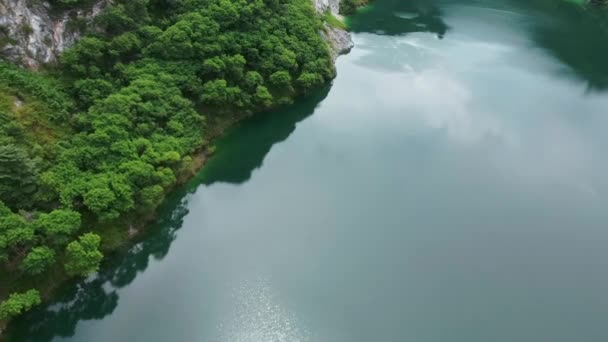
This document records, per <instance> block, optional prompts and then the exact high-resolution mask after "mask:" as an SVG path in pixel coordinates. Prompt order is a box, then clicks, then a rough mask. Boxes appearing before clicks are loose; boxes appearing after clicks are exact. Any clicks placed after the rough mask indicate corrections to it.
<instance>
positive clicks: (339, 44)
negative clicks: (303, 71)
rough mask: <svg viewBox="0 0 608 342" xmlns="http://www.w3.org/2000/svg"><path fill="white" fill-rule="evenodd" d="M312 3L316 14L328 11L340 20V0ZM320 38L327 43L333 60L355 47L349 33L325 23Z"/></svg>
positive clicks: (315, 1) (318, 0) (321, 0)
mask: <svg viewBox="0 0 608 342" xmlns="http://www.w3.org/2000/svg"><path fill="white" fill-rule="evenodd" d="M313 3H314V6H315V9H316V10H317V12H318V13H325V12H328V11H329V12H331V13H332V14H333V15H334V16H336V17H338V18H342V16H341V15H340V0H313ZM321 36H322V37H323V39H325V40H326V41H327V42H328V43H329V46H330V48H331V51H330V52H331V54H332V59H334V60H335V59H336V58H337V57H338V56H339V55H343V54H346V53H348V52H349V51H350V50H351V49H352V48H353V47H354V46H355V44H354V43H353V40H352V37H351V36H350V33H348V32H347V31H345V30H342V29H339V28H335V27H331V26H329V25H327V23H325V26H324V30H323V31H322V32H321Z"/></svg>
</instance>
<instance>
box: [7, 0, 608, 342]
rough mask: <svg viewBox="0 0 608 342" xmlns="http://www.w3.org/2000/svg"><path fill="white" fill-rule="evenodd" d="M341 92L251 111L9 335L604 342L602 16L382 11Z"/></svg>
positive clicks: (504, 10)
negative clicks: (139, 221)
mask: <svg viewBox="0 0 608 342" xmlns="http://www.w3.org/2000/svg"><path fill="white" fill-rule="evenodd" d="M349 23H350V26H351V27H352V32H353V39H354V41H355V44H356V47H355V48H354V49H353V51H352V52H351V53H350V54H349V55H346V56H343V57H340V58H339V59H338V62H337V71H338V76H337V78H336V79H335V80H334V82H333V84H332V85H331V86H328V87H327V88H325V89H320V90H319V91H318V92H316V93H314V94H311V95H310V96H308V97H306V98H304V99H302V100H300V101H298V102H297V103H296V104H294V105H292V106H290V107H288V108H285V109H282V110H279V111H276V112H273V113H269V114H265V115H260V116H257V117H254V118H252V119H250V120H247V121H246V122H243V123H242V124H240V125H239V126H237V127H235V128H234V129H232V130H231V131H230V132H229V133H228V134H227V135H226V136H224V137H223V138H222V139H221V140H220V141H218V142H217V147H218V149H217V151H218V152H217V154H216V155H215V156H214V157H213V158H211V160H210V161H209V163H208V165H207V166H205V168H204V169H203V170H202V171H201V172H200V174H199V175H198V176H197V177H196V178H195V179H193V180H192V181H191V182H190V183H188V184H187V185H186V186H184V187H182V188H181V189H179V190H178V191H176V192H175V193H174V194H173V195H172V197H171V198H170V199H169V200H168V201H167V203H166V204H165V205H164V207H163V210H162V211H161V215H160V217H159V220H158V222H157V223H156V224H155V225H154V226H153V227H151V229H150V233H149V234H148V235H147V236H146V237H145V239H144V240H143V241H141V242H139V243H138V244H136V245H135V246H133V247H132V248H131V249H130V250H128V251H127V252H125V253H123V254H121V255H118V256H115V257H114V258H112V259H111V260H108V262H107V263H106V265H105V266H104V267H103V268H102V270H101V271H100V273H99V274H98V275H96V276H94V277H90V278H89V279H87V280H85V281H81V282H79V283H76V284H73V285H68V286H66V287H65V289H64V290H63V291H61V294H60V295H59V296H58V297H57V299H56V301H55V302H54V303H51V304H49V305H47V306H43V307H39V308H37V309H35V310H33V311H32V312H30V313H29V314H27V315H25V316H24V317H22V318H20V319H18V320H16V321H15V322H14V323H13V324H12V326H11V327H10V331H9V332H10V339H9V340H13V341H50V340H54V341H64V340H65V341H86V342H97V341H99V342H101V341H103V342H107V341H148V342H153V341H209V342H317V341H318V342H372V341H373V342H375V341H378V342H380V341H382V342H395V341H412V342H446V341H450V342H488V341H492V342H503V341H504V342H513V341H518V342H562V341H563V342H572V341H581V342H582V341H584V342H605V341H608V329H607V328H606V327H607V326H608V208H607V205H608V158H606V156H604V151H606V149H607V147H608V134H606V131H607V128H608V93H607V92H606V91H607V90H608V20H606V17H605V13H603V12H600V11H599V10H597V11H593V10H591V9H585V8H583V7H580V6H579V5H577V4H576V3H575V2H568V1H558V0H521V1H517V0H510V1H509V0H486V1H473V0H470V1H466V0H461V1H457V0H452V1H449V0H436V1H431V0H428V1H412V0H410V1H408V0H399V1H397V0H374V2H373V4H372V5H371V6H369V7H367V8H364V9H363V10H362V11H361V12H360V13H359V14H357V15H355V16H354V17H352V18H349Z"/></svg>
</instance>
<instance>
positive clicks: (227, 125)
mask: <svg viewBox="0 0 608 342" xmlns="http://www.w3.org/2000/svg"><path fill="white" fill-rule="evenodd" d="M324 1H325V2H326V4H327V5H326V7H324V10H323V12H320V11H319V7H317V5H318V4H319V3H322V2H324ZM336 1H339V0H312V2H313V4H314V5H315V8H316V9H317V13H318V14H319V15H323V14H324V13H330V14H332V15H337V18H338V19H339V20H340V21H341V22H342V23H343V24H344V25H345V26H344V28H339V27H334V26H332V25H330V24H328V23H327V21H325V20H324V21H323V26H324V27H323V30H322V31H320V32H319V34H320V35H321V37H322V38H323V39H324V40H325V42H326V43H327V49H328V53H329V54H330V56H331V58H332V62H333V68H334V78H335V76H336V73H337V72H336V70H335V68H336V60H337V58H338V57H339V56H341V55H345V54H348V53H349V52H350V51H351V49H352V48H353V47H354V43H353V41H352V39H351V35H350V33H349V32H348V28H347V27H346V21H345V17H344V16H342V15H340V14H339V13H338V12H339V2H338V3H337V2H336ZM329 2H333V3H334V5H333V7H332V5H330V4H329ZM336 3H337V5H335V4H336ZM336 6H337V7H336ZM334 10H335V12H334ZM329 83H331V81H330V82H328V83H326V84H324V85H323V86H328V85H329ZM303 96H306V94H302V95H299V96H297V97H296V98H294V101H297V100H299V99H300V98H302V97H303ZM281 107H283V106H278V107H275V108H271V109H268V110H264V111H260V112H256V113H253V114H252V113H241V114H233V115H232V116H231V117H230V118H228V119H227V120H216V122H214V124H213V125H209V126H208V127H207V128H208V131H207V134H208V135H209V136H208V143H207V144H206V145H205V146H203V147H201V149H199V150H198V151H197V152H196V153H194V154H192V155H190V157H191V158H192V161H191V162H190V163H189V164H187V165H185V166H184V169H183V171H182V172H181V173H180V174H179V175H176V176H177V177H176V182H175V184H174V185H173V186H172V187H171V188H170V189H168V190H167V191H166V192H165V194H164V198H163V200H162V201H161V202H160V203H159V204H158V205H157V206H156V207H155V208H154V209H152V210H150V211H148V212H146V213H138V214H134V215H133V216H131V217H127V218H123V219H122V220H118V222H114V224H116V226H117V227H118V228H117V229H118V230H119V231H124V232H125V235H124V236H121V237H120V238H119V239H117V241H113V243H110V244H109V245H106V246H105V247H106V248H103V245H102V252H103V254H104V261H105V260H107V259H108V257H110V256H112V255H113V254H115V253H120V251H123V250H126V249H128V248H131V247H132V246H133V245H134V244H135V243H137V242H138V241H141V240H142V239H144V238H145V237H146V235H147V233H148V232H149V228H150V227H151V225H152V224H153V223H154V221H155V220H156V219H157V217H158V214H159V209H160V208H162V206H163V205H164V204H166V200H167V198H168V197H169V196H170V195H171V194H172V193H174V191H175V190H176V189H177V188H179V187H180V186H183V185H184V184H186V183H188V182H189V181H191V180H192V179H193V178H194V177H196V176H197V175H198V174H199V173H200V172H201V170H202V169H203V167H205V165H206V164H207V162H208V161H209V159H210V158H211V157H212V156H213V154H214V153H215V145H214V142H215V141H217V139H220V138H222V137H223V136H224V135H225V134H226V132H227V131H228V130H230V129H233V128H234V127H236V126H238V125H239V123H241V122H242V121H244V120H246V119H248V118H250V117H253V116H258V115H264V114H265V113H267V112H270V111H274V110H277V109H280V108H281ZM96 228H98V227H96ZM96 228H93V229H92V230H93V231H95V230H96ZM102 238H103V237H102ZM104 261H102V263H103V262H104ZM72 280H75V278H73V277H69V276H67V275H66V274H63V273H60V275H59V276H58V277H54V278H53V277H50V281H48V282H43V283H44V287H42V288H41V289H40V293H41V297H42V301H43V303H44V302H48V301H49V300H50V299H51V298H53V297H54V296H55V295H56V293H57V291H58V290H59V289H60V288H61V287H62V286H64V285H66V284H67V283H69V282H70V281H72ZM10 322H11V319H8V320H0V342H1V341H5V340H6V338H8V336H7V335H6V334H5V331H6V329H7V327H8V326H9V324H10Z"/></svg>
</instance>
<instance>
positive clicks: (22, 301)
mask: <svg viewBox="0 0 608 342" xmlns="http://www.w3.org/2000/svg"><path fill="white" fill-rule="evenodd" d="M41 302H42V300H41V299H40V292H38V291H37V290H34V289H32V290H28V291H26V292H23V293H13V294H11V295H10V296H9V297H8V299H7V300H5V301H4V302H2V303H0V320H3V319H8V318H11V317H15V316H17V315H19V314H21V313H23V312H25V311H28V310H29V309H31V308H32V307H34V306H36V305H39V304H40V303H41Z"/></svg>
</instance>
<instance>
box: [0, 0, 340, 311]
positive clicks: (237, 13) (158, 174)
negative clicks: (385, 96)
mask: <svg viewBox="0 0 608 342" xmlns="http://www.w3.org/2000/svg"><path fill="white" fill-rule="evenodd" d="M55 3H57V4H58V5H61V6H73V5H78V4H79V1H78V0H56V1H55ZM321 29H322V23H321V19H320V18H319V17H318V16H317V15H316V14H315V12H314V9H313V7H312V4H311V3H309V2H307V1H299V0H253V1H251V0H250V1H246V0H236V1H234V0H172V1H170V0H117V1H114V2H113V4H112V5H111V6H109V7H107V8H106V9H105V10H104V12H103V13H101V14H100V15H99V16H98V17H97V19H96V21H95V24H94V25H93V26H92V27H90V28H88V33H87V34H86V36H85V37H84V38H82V39H81V40H80V41H79V42H78V43H77V44H76V45H75V46H74V47H72V48H71V49H70V50H68V51H66V52H65V53H64V55H63V57H62V60H61V63H59V65H57V66H55V67H53V68H51V69H50V70H49V71H48V72H47V73H46V74H44V75H42V74H34V73H31V72H28V71H25V70H22V69H19V68H17V67H14V66H11V65H8V64H6V63H0V122H1V123H2V125H0V279H1V283H0V299H2V298H3V299H5V300H4V302H2V303H1V304H0V319H7V318H10V317H11V316H14V315H16V314H19V313H21V312H22V311H24V310H27V309H28V308H30V307H31V306H32V305H36V304H37V303H39V302H40V293H43V294H44V291H46V290H47V287H46V285H45V284H48V283H50V282H53V281H56V280H58V279H65V278H66V277H68V276H86V275H87V274H89V273H90V272H94V271H95V270H97V268H98V266H99V263H100V262H101V259H102V258H103V255H102V253H101V251H103V250H109V249H111V248H113V247H114V246H115V245H116V244H117V243H119V241H121V240H122V239H124V238H126V236H128V230H129V227H130V226H132V225H137V224H138V221H139V219H140V218H141V217H146V216H149V215H150V213H152V212H153V211H154V209H155V208H156V207H157V206H158V205H159V203H160V202H161V201H162V200H163V198H164V195H165V193H166V192H167V191H168V190H169V189H171V188H172V187H173V186H174V185H175V183H176V182H177V180H178V179H179V177H180V176H181V175H182V174H183V173H185V172H188V169H189V167H190V165H191V164H192V156H193V155H195V154H196V153H197V151H201V150H203V149H205V148H206V146H207V143H208V134H207V131H208V129H209V127H210V126H213V125H214V124H215V123H217V122H222V121H226V120H230V118H231V117H232V116H233V115H235V113H236V114H242V115H243V114H250V113H253V112H257V111H263V110H266V109H268V108H271V107H275V106H278V105H282V104H287V103H290V102H291V101H292V100H293V99H294V97H295V96H297V95H299V94H303V93H306V92H307V91H309V90H311V89H313V88H315V87H317V86H319V85H321V84H323V83H325V82H327V81H328V80H329V79H331V78H332V77H333V74H334V71H333V66H332V65H331V59H330V57H329V53H328V50H327V45H326V43H325V42H324V41H322V39H321V38H320V36H319V30H321ZM38 290H40V292H39V291H38ZM9 293H13V294H11V295H10V296H9Z"/></svg>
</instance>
